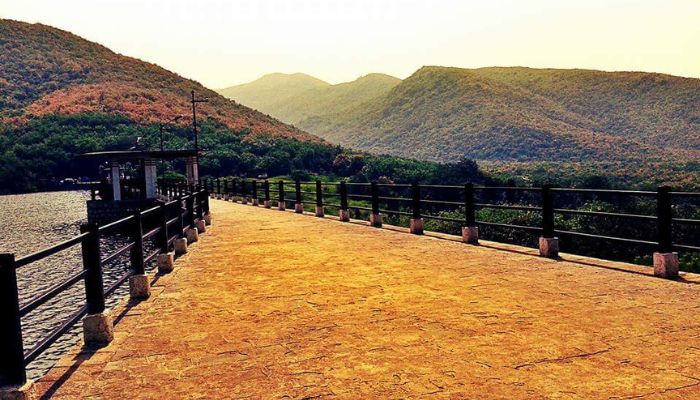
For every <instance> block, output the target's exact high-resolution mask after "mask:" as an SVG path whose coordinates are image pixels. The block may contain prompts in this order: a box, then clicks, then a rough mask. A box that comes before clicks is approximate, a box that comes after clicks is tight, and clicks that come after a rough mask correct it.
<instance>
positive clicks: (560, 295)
mask: <svg viewBox="0 0 700 400" xmlns="http://www.w3.org/2000/svg"><path fill="white" fill-rule="evenodd" d="M211 206H212V214H213V216H214V225H213V227H212V229H210V231H209V232H207V234H206V235H204V236H203V238H202V240H201V241H200V243H197V244H196V245H194V246H193V247H191V249H192V251H191V252H190V253H189V254H188V255H186V256H185V257H183V258H181V259H180V260H179V261H178V262H177V263H176V269H175V271H174V272H173V273H171V274H169V275H165V276H162V277H159V278H158V279H157V282H156V283H155V284H154V293H153V296H152V297H151V298H150V299H149V300H147V301H145V302H142V303H138V304H135V305H130V306H125V307H122V308H119V309H117V310H115V311H114V313H115V314H116V315H115V318H117V320H118V323H117V325H116V328H115V335H116V339H115V341H114V342H113V343H112V344H111V345H109V346H108V347H106V348H103V349H101V350H99V351H97V352H94V353H90V352H82V353H81V352H77V351H76V352H74V353H73V354H71V355H69V356H67V357H65V358H64V359H63V360H62V361H61V362H60V364H59V365H58V366H57V367H55V368H54V369H53V370H52V371H51V372H50V373H49V375H48V376H47V377H45V378H44V379H42V380H41V381H40V382H38V383H37V389H38V390H39V391H41V392H44V393H46V394H47V396H48V395H52V396H54V397H56V398H104V399H107V398H109V399H133V398H144V399H156V398H162V399H180V398H202V399H205V398H206V399H213V398H234V399H237V398H245V399H258V398H260V399H274V398H278V399H279V398H282V399H304V398H306V399H310V398H333V397H335V398H347V399H364V398H424V397H426V398H427V397H431V398H452V399H457V398H470V399H570V398H578V399H628V398H635V399H637V398H642V399H698V398H700V318H699V317H698V307H700V287H699V286H697V285H696V283H697V282H695V281H684V282H673V281H667V280H662V279H657V278H653V277H650V276H648V275H647V273H648V272H649V271H648V270H647V269H643V268H640V267H633V266H630V265H627V264H620V263H610V262H601V261H599V260H592V259H585V258H580V257H570V256H565V257H566V258H568V259H571V260H572V261H553V260H548V259H543V258H539V257H536V256H533V254H534V252H532V251H530V250H527V249H522V248H519V247H515V246H506V245H495V244H488V243H485V244H484V245H482V246H479V247H474V246H468V245H465V244H462V243H459V242H456V241H454V240H444V239H440V238H434V237H426V236H422V237H419V236H415V235H410V234H406V233H401V232H395V231H391V230H386V229H375V228H370V227H367V226H360V224H354V223H341V222H338V221H334V220H331V219H323V220H322V219H319V218H315V217H312V216H306V215H305V216H302V215H296V214H293V213H290V212H280V211H274V210H266V209H263V208H257V207H252V206H249V205H248V206H243V205H237V204H232V203H225V202H223V201H216V200H212V202H211ZM589 264H594V265H589ZM596 265H597V266H596ZM691 278H692V277H691ZM689 279H690V278H689Z"/></svg>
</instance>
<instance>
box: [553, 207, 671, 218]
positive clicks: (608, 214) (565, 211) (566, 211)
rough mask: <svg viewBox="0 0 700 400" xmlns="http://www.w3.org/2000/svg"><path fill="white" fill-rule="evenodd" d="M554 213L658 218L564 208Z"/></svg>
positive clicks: (646, 216) (555, 210)
mask: <svg viewBox="0 0 700 400" xmlns="http://www.w3.org/2000/svg"><path fill="white" fill-rule="evenodd" d="M554 212H555V213H559V214H575V215H595V216H601V217H618V218H631V219H644V220H657V219H658V218H657V217H656V216H653V215H639V214H624V213H611V212H606V211H587V210H569V209H565V208H555V209H554Z"/></svg>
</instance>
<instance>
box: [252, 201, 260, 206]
mask: <svg viewBox="0 0 700 400" xmlns="http://www.w3.org/2000/svg"><path fill="white" fill-rule="evenodd" d="M251 204H252V205H254V206H256V207H257V206H258V205H260V203H259V202H258V199H253V201H252V202H251Z"/></svg>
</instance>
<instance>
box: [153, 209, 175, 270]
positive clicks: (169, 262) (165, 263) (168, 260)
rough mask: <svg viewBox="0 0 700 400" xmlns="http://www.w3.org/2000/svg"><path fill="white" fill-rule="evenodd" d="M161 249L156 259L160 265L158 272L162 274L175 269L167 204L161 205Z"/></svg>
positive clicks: (158, 265)
mask: <svg viewBox="0 0 700 400" xmlns="http://www.w3.org/2000/svg"><path fill="white" fill-rule="evenodd" d="M159 214H160V235H159V236H160V251H161V254H158V258H157V259H156V266H157V267H158V272H159V273H161V274H164V273H168V272H170V271H172V270H173V265H174V261H175V257H174V256H173V253H171V252H170V251H169V250H170V245H169V243H168V240H169V239H170V234H169V233H168V207H167V206H166V205H165V204H161V205H160V213H159Z"/></svg>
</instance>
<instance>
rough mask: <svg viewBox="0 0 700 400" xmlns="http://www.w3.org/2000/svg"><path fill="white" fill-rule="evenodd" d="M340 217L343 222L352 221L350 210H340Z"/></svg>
mask: <svg viewBox="0 0 700 400" xmlns="http://www.w3.org/2000/svg"><path fill="white" fill-rule="evenodd" d="M338 217H339V218H340V220H341V221H343V222H348V221H350V210H340V211H338Z"/></svg>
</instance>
